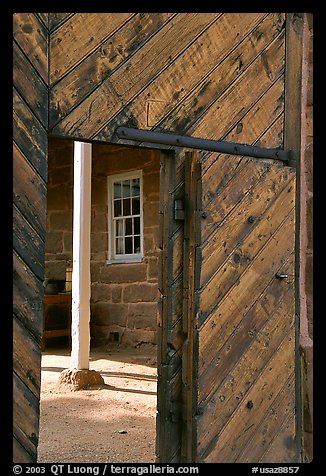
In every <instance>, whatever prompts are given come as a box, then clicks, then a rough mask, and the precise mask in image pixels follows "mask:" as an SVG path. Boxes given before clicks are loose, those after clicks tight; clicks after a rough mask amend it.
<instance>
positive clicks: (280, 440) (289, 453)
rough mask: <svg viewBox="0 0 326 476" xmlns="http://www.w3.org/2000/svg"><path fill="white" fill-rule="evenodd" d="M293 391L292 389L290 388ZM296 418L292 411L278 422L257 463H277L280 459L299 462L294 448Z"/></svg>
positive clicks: (287, 461)
mask: <svg viewBox="0 0 326 476" xmlns="http://www.w3.org/2000/svg"><path fill="white" fill-rule="evenodd" d="M291 390H292V392H293V393H294V390H293V389H291ZM295 420H296V418H295V414H294V412H293V404H292V412H291V414H289V415H288V416H287V417H286V418H284V420H283V421H282V422H280V426H279V433H278V435H277V436H276V437H275V438H274V439H273V440H272V442H271V445H270V446H269V448H268V450H267V451H266V453H265V454H264V455H263V456H262V457H261V458H260V460H259V463H279V462H280V461H282V462H286V463H293V462H295V463H301V459H299V458H298V451H297V450H296V449H295V448H294V445H295V439H298V437H296V435H295V425H296V421H295Z"/></svg>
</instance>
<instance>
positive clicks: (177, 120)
mask: <svg viewBox="0 0 326 476" xmlns="http://www.w3.org/2000/svg"><path fill="white" fill-rule="evenodd" d="M239 16H240V17H241V20H240V18H238V17H237V14H234V13H231V14H224V15H223V17H222V19H223V18H224V17H226V30H229V29H230V25H232V26H233V32H234V33H235V32H237V33H240V32H241V33H240V34H239V35H237V36H236V37H235V38H233V39H232V37H231V38H230V40H231V42H230V44H229V43H228V42H226V41H225V39H222V38H223V34H224V35H225V34H226V33H225V32H224V33H223V28H222V29H221V30H222V31H221V32H219V34H221V44H222V45H224V44H225V43H226V45H227V47H228V49H225V50H224V49H222V51H220V50H219V49H218V52H219V53H220V59H219V60H217V63H215V65H214V68H213V69H212V71H210V72H209V74H208V75H207V76H204V75H202V77H201V82H200V83H199V84H198V85H197V86H196V87H195V88H194V89H193V90H191V94H189V95H188V96H187V97H186V98H185V99H184V100H183V101H182V103H181V104H180V105H179V106H178V107H177V108H174V110H173V111H172V112H170V113H169V114H168V116H166V117H165V118H158V119H161V120H160V122H159V123H158V124H157V125H156V126H157V127H158V128H160V129H165V130H176V129H177V130H179V131H180V133H181V131H182V132H183V133H186V131H189V130H191V124H192V123H193V122H194V121H196V120H198V119H199V117H201V115H203V114H205V113H206V112H207V109H208V108H209V107H210V105H211V104H212V103H214V101H216V100H217V99H218V98H219V97H220V96H221V95H222V94H223V93H225V91H227V90H228V89H229V88H230V86H231V85H232V84H233V82H234V81H236V80H237V78H239V77H241V76H243V75H244V74H245V72H246V70H247V69H248V67H250V65H251V63H252V62H253V61H254V60H255V58H257V57H259V54H260V53H261V51H263V50H264V48H266V47H267V46H268V44H269V43H270V42H271V41H272V40H273V39H274V38H275V37H276V36H277V35H279V27H280V24H281V22H282V21H283V20H282V18H281V17H280V16H279V14H275V16H274V15H271V16H267V17H266V18H264V17H263V16H260V20H262V21H261V22H260V23H259V24H258V26H257V20H258V17H256V18H257V20H256V24H255V23H254V22H252V24H251V26H249V24H246V25H243V28H241V29H240V32H239V31H238V25H239V24H242V19H244V18H243V14H239ZM222 19H221V21H220V23H222ZM246 19H247V20H249V18H247V15H246ZM219 26H220V25H219V24H217V28H218V27H219ZM253 26H255V27H256V28H254V29H253V31H252V32H250V27H251V28H252V27H253ZM249 33H250V34H249ZM227 35H228V37H229V33H228V34H227ZM241 40H242V41H241ZM238 42H239V44H238V45H237V43H238ZM236 45H237V47H235V46H236ZM222 48H223V46H222ZM211 56H212V57H213V58H214V54H213V53H212V54H211ZM221 60H222V61H221ZM220 61H221V62H220ZM223 122H224V121H223ZM194 135H195V134H194ZM215 137H219V136H215Z"/></svg>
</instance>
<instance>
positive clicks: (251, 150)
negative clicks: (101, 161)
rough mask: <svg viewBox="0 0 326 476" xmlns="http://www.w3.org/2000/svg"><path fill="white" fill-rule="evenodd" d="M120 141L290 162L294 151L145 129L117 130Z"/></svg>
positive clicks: (127, 128)
mask: <svg viewBox="0 0 326 476" xmlns="http://www.w3.org/2000/svg"><path fill="white" fill-rule="evenodd" d="M116 134H117V136H118V137H119V139H128V140H134V141H139V142H150V143H153V144H165V145H174V146H177V147H189V148H191V149H202V150H210V151H213V152H221V153H224V154H231V155H245V156H248V157H256V158H259V159H260V158H261V159H275V160H282V161H283V162H289V161H290V160H291V159H292V162H293V151H291V150H284V149H265V148H263V147H256V146H253V145H247V144H237V143H235V142H226V141H218V140H209V139H200V138H198V137H190V136H181V135H176V134H168V133H165V132H155V131H147V130H144V129H132V128H130V127H123V126H120V127H118V128H117V129H116Z"/></svg>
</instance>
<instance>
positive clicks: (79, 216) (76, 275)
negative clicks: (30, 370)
mask: <svg viewBox="0 0 326 476" xmlns="http://www.w3.org/2000/svg"><path fill="white" fill-rule="evenodd" d="M91 177H92V145H91V144H88V143H85V142H74V202H73V203H74V204H73V266H72V321H71V339H72V340H71V368H72V369H77V370H84V369H85V370H88V368H89V351H90V327H89V323H90V295H91V280H90V251H91V246H90V244H91Z"/></svg>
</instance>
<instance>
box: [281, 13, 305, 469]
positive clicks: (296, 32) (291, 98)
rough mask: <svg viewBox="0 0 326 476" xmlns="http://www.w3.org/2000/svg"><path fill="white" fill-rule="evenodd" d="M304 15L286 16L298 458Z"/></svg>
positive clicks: (286, 141)
mask: <svg viewBox="0 0 326 476" xmlns="http://www.w3.org/2000/svg"><path fill="white" fill-rule="evenodd" d="M303 15H304V14H303V13H287V14H286V68H285V111H284V148H285V149H291V150H292V151H293V152H294V156H295V158H296V164H295V166H296V204H295V207H296V211H295V213H296V232H295V338H296V355H295V366H296V380H295V385H296V391H295V392H296V407H297V409H298V411H297V413H296V444H297V452H298V454H297V458H296V461H299V460H300V453H301V452H302V408H301V406H302V389H301V385H302V379H301V361H300V320H301V298H302V294H301V289H300V282H301V269H300V268H301V262H302V250H301V213H300V209H301V200H302V196H301V160H302V159H301V137H302V133H301V132H302V59H303V57H302V53H303V49H302V48H303Z"/></svg>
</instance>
